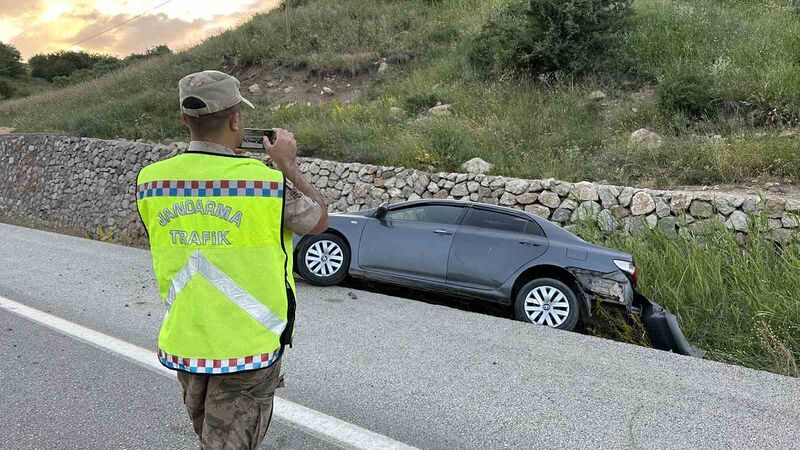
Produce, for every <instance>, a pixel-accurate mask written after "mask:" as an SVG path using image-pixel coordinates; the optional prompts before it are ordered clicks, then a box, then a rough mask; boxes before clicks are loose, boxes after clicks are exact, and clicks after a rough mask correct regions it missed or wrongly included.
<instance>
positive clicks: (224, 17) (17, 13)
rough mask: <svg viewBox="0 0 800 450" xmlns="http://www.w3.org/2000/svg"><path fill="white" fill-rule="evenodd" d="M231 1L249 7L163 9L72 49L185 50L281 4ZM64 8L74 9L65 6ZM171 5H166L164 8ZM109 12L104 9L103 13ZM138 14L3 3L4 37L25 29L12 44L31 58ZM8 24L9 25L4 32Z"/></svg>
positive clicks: (119, 52) (75, 5)
mask: <svg viewBox="0 0 800 450" xmlns="http://www.w3.org/2000/svg"><path fill="white" fill-rule="evenodd" d="M135 3H137V4H140V3H141V2H135ZM196 3H203V0H196ZM228 3H230V4H231V5H232V6H236V4H239V5H241V6H244V7H242V8H230V9H229V11H233V12H232V13H224V14H218V15H214V16H211V17H208V18H205V17H201V16H199V15H195V17H194V18H187V17H186V15H185V14H179V13H180V12H181V11H182V9H185V5H183V6H181V7H180V8H182V9H176V10H168V11H161V10H158V11H156V12H153V13H149V14H146V15H144V16H142V17H140V18H138V19H136V20H133V21H132V22H130V23H127V24H125V25H121V26H119V27H117V28H114V29H113V30H112V31H110V32H107V33H104V34H102V35H100V36H97V37H93V38H91V39H89V40H88V41H86V42H84V43H81V44H80V45H78V46H77V47H74V48H72V49H73V50H86V51H89V52H94V53H108V54H113V55H116V56H125V55H128V54H130V53H133V52H142V51H144V50H146V49H148V48H151V47H153V46H155V45H159V44H167V45H168V46H169V47H170V48H173V49H176V48H181V47H185V46H187V45H190V44H196V43H198V42H200V41H201V40H202V39H204V38H205V37H207V36H208V35H209V33H210V32H211V31H218V30H220V29H225V28H228V27H230V26H234V25H236V24H237V23H240V22H241V21H243V20H245V19H247V18H248V17H250V16H252V15H253V14H255V13H257V12H263V11H266V10H269V9H271V8H273V7H274V6H275V5H276V4H277V3H278V1H277V0H256V1H253V0H229V1H228ZM65 4H68V6H69V7H68V8H64V6H65ZM170 5H171V4H170ZM170 5H165V6H164V8H168V7H169V6H170ZM140 8H142V7H141V6H140ZM107 9H108V8H107V7H105V9H104V11H105V10H107ZM127 9H130V8H127ZM136 15H137V14H136V13H130V12H127V11H125V12H120V13H117V14H108V13H106V12H103V11H101V10H100V9H98V8H96V7H95V3H94V2H90V1H82V0H72V1H64V2H61V3H59V2H47V3H45V2H43V1H32V2H19V1H16V0H0V35H3V33H2V32H3V31H5V34H11V33H12V32H13V31H14V28H16V29H17V30H20V29H21V30H22V31H20V32H18V33H17V34H16V35H14V36H13V37H12V38H11V39H10V41H9V42H10V43H11V44H13V45H15V46H16V47H17V49H19V51H20V52H21V53H22V56H23V58H25V59H27V58H30V57H31V56H33V55H34V54H37V53H49V52H54V51H58V50H62V49H65V48H68V47H69V46H70V45H71V44H73V43H76V42H79V41H82V40H84V39H87V38H90V37H92V36H93V35H95V34H98V33H101V32H102V31H104V30H107V29H109V28H112V27H114V26H116V25H118V24H120V23H122V22H125V21H126V20H129V19H131V18H133V17H135V16H136ZM45 17H50V20H44V19H43V18H45ZM3 24H5V25H6V27H5V29H4V27H3ZM23 24H24V25H23ZM12 27H14V28H12ZM9 30H11V31H9Z"/></svg>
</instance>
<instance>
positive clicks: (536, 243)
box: [519, 241, 542, 247]
mask: <svg viewBox="0 0 800 450" xmlns="http://www.w3.org/2000/svg"><path fill="white" fill-rule="evenodd" d="M519 243H520V244H522V245H527V246H528V247H538V246H540V245H542V244H539V243H538V242H533V241H519Z"/></svg>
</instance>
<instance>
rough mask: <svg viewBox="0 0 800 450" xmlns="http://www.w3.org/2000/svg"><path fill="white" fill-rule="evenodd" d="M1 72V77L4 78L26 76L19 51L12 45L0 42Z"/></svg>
mask: <svg viewBox="0 0 800 450" xmlns="http://www.w3.org/2000/svg"><path fill="white" fill-rule="evenodd" d="M0 71H2V72H0V75H2V76H4V77H11V78H20V77H22V76H23V75H25V66H24V65H22V62H20V54H19V50H17V48H16V47H14V46H13V45H11V44H4V43H2V42H0Z"/></svg>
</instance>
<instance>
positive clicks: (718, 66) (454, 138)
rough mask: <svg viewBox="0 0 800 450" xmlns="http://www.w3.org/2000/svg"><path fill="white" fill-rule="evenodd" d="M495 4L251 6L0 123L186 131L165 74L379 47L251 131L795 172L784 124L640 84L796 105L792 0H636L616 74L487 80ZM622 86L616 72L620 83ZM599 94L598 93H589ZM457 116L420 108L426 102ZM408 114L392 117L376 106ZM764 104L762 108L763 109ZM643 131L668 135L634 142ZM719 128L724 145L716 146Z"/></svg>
mask: <svg viewBox="0 0 800 450" xmlns="http://www.w3.org/2000/svg"><path fill="white" fill-rule="evenodd" d="M507 3H508V1H506V0H504V1H494V2H485V1H477V0H444V1H442V2H438V3H437V2H433V3H432V4H429V2H421V1H418V0H393V1H388V0H387V1H382V2H363V1H356V0H349V1H333V0H317V1H311V2H305V4H303V5H301V6H298V7H295V8H292V9H290V12H289V16H288V18H289V20H288V25H287V17H286V15H285V14H284V12H283V11H279V10H276V11H272V12H270V13H267V14H261V15H257V16H255V17H254V18H253V19H252V20H251V21H249V22H248V23H246V24H244V25H243V26H241V27H239V28H237V29H234V30H230V31H228V32H225V33H223V34H221V35H219V36H216V37H213V38H210V39H208V40H207V41H205V42H204V43H202V44H201V45H199V46H197V47H195V48H192V49H189V50H187V51H185V52H181V53H178V54H175V55H168V56H164V57H159V58H155V59H153V60H150V61H146V62H143V63H141V64H135V65H133V66H132V67H129V68H127V69H125V70H121V71H118V72H115V73H113V74H110V75H108V76H105V77H102V78H100V79H98V80H94V81H90V82H88V83H85V84H81V85H77V86H73V87H68V88H65V89H62V90H57V91H54V92H45V93H43V94H41V95H36V96H33V97H30V98H26V99H20V100H12V101H5V102H2V103H0V125H2V126H12V127H15V128H16V129H17V130H19V131H37V132H42V131H58V132H67V133H72V134H79V135H85V136H95V137H105V138H114V137H125V138H130V139H137V138H144V139H149V140H166V139H173V138H185V137H186V131H185V129H184V128H183V127H182V125H181V124H180V122H179V117H178V110H177V102H176V89H175V86H176V84H177V81H178V80H179V79H180V78H181V77H182V76H183V75H185V74H187V73H190V72H193V71H197V70H201V69H207V68H215V69H222V70H227V71H230V72H233V73H240V72H244V71H252V70H253V68H254V67H261V68H262V69H263V70H270V69H271V68H274V67H277V66H281V67H289V68H294V69H296V70H305V71H308V72H309V73H311V74H312V77H313V74H317V75H318V76H323V75H326V74H332V73H336V74H344V75H348V74H349V75H354V74H361V73H364V72H365V71H369V70H372V71H373V72H372V73H373V74H374V69H375V63H376V62H377V61H379V60H380V58H383V57H388V58H398V59H407V58H408V57H410V58H411V59H410V62H406V63H396V64H392V69H391V70H390V71H389V72H388V73H387V74H384V75H383V76H379V77H377V76H376V77H375V80H374V82H373V83H372V84H371V87H370V88H369V89H368V91H367V93H366V94H365V95H363V96H362V97H361V98H360V99H357V100H356V101H355V102H353V103H352V104H348V105H339V104H336V103H331V104H323V105H322V106H319V107H307V106H305V105H303V104H299V105H295V106H292V107H288V108H282V109H280V110H278V111H272V109H271V107H272V106H274V105H272V104H270V103H269V99H267V100H265V101H262V104H260V105H259V106H260V108H259V109H258V110H257V111H255V112H252V113H250V114H249V117H248V120H249V122H250V123H251V124H253V125H258V126H284V127H289V128H292V129H293V130H294V132H295V135H296V137H297V138H298V141H299V142H300V144H301V146H302V148H303V150H304V151H305V153H306V154H309V155H317V156H320V157H327V158H336V159H344V160H358V161H363V162H372V163H381V164H388V165H405V166H412V167H418V168H426V169H427V168H432V169H434V170H455V169H457V168H458V166H459V165H460V164H461V163H462V162H463V161H465V160H467V159H470V158H472V157H474V156H481V157H483V158H484V159H487V160H488V161H490V162H492V163H494V164H495V165H496V166H497V169H496V172H497V173H502V174H504V175H512V176H521V177H535V178H545V177H555V178H560V179H566V180H573V181H575V180H583V179H593V180H607V181H609V182H614V183H619V184H637V185H642V186H654V187H664V186H669V185H676V184H711V183H737V182H742V181H750V180H751V179H753V178H763V179H788V180H789V181H792V180H795V179H797V177H798V175H799V174H800V151H798V150H799V149H798V144H797V143H796V139H795V138H792V137H783V136H781V135H780V132H781V131H782V129H781V128H780V127H767V128H764V127H756V126H754V125H752V124H748V123H747V121H746V120H744V119H742V118H735V117H734V118H731V117H723V118H719V119H714V120H701V121H690V120H688V119H687V118H685V117H681V116H680V115H679V114H678V115H675V114H671V113H666V112H663V111H662V110H661V109H660V108H659V107H658V102H657V99H656V97H655V96H654V95H636V93H637V91H638V90H639V89H640V88H641V87H643V86H647V85H650V86H656V87H657V84H658V82H659V80H662V79H664V77H668V76H670V75H671V74H673V73H674V72H675V71H677V70H679V69H680V70H682V71H686V72H688V73H690V74H692V75H694V76H698V77H705V78H706V79H710V80H711V81H710V82H711V83H712V85H713V86H714V91H715V92H716V93H717V94H718V95H719V96H720V98H721V99H722V98H724V99H729V100H736V101H748V102H752V103H753V104H754V105H757V106H756V107H758V108H776V110H777V111H779V112H780V114H782V116H781V117H788V118H791V117H794V116H795V115H797V114H798V112H800V107H799V106H798V105H800V103H798V97H797V96H798V95H800V94H798V92H800V75H798V74H800V70H797V69H798V67H797V66H798V64H800V60H799V59H798V58H797V57H796V52H795V49H796V48H798V44H800V21H798V20H797V13H798V8H797V7H796V6H793V4H792V3H791V1H790V0H785V1H782V0H762V1H749V0H748V1H744V0H741V1H734V0H727V1H721V0H697V1H688V0H635V1H634V9H635V12H636V15H635V19H634V21H633V25H632V27H633V28H632V29H631V31H630V32H629V33H628V34H627V38H626V40H625V42H622V43H621V45H622V46H623V47H624V49H625V52H624V54H625V55H627V56H625V57H624V58H623V60H620V61H617V62H609V66H617V67H618V68H619V69H620V70H619V72H620V73H609V74H601V76H598V77H590V78H588V79H579V80H574V79H559V78H558V77H551V78H550V79H548V80H545V81H542V80H528V79H506V80H500V81H497V82H487V81H485V80H484V79H483V78H482V77H479V76H477V75H475V74H473V73H472V71H471V70H470V68H469V67H467V65H466V64H465V62H464V54H465V45H467V41H468V38H469V37H470V36H472V35H473V34H474V33H476V32H477V31H478V30H479V28H480V26H481V25H482V24H483V23H484V22H485V20H486V19H487V18H488V17H489V15H490V14H492V13H493V12H494V11H497V10H498V9H499V8H501V7H502V6H503V5H505V4H507ZM626 82H627V84H626ZM595 89H601V90H603V91H604V92H606V93H607V95H608V96H609V99H608V102H607V104H605V105H601V104H599V103H597V102H594V101H590V100H588V98H587V96H588V94H589V93H590V92H591V91H593V90H595ZM437 100H438V101H441V102H443V103H450V104H452V105H453V108H454V115H453V116H452V117H449V118H442V119H436V120H429V121H420V120H417V114H418V113H419V112H421V111H422V110H423V106H425V105H429V104H430V102H431V101H437ZM392 106H397V107H401V108H404V109H405V114H404V115H403V116H402V117H401V118H399V119H398V118H395V117H392V116H391V115H390V114H389V108H390V107H392ZM765 110H766V109H765ZM642 127H645V128H651V129H653V130H655V131H657V132H659V133H661V134H662V135H663V136H664V141H665V145H664V147H663V148H662V149H661V150H660V151H658V152H653V151H649V150H646V149H642V148H636V147H632V146H629V145H628V143H627V138H628V135H629V134H630V133H631V132H632V131H633V130H636V129H638V128H642ZM714 135H720V136H721V137H722V138H723V139H722V140H712V139H710V137H711V136H714Z"/></svg>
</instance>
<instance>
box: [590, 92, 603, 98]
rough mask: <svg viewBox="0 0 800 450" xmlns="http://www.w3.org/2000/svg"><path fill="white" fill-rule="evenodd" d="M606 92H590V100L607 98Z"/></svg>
mask: <svg viewBox="0 0 800 450" xmlns="http://www.w3.org/2000/svg"><path fill="white" fill-rule="evenodd" d="M605 98H606V94H605V92H603V91H593V92H592V93H591V94H589V100H605Z"/></svg>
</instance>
